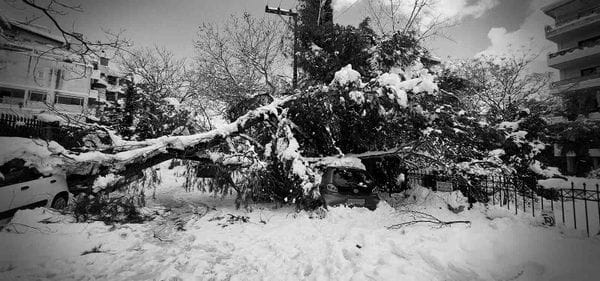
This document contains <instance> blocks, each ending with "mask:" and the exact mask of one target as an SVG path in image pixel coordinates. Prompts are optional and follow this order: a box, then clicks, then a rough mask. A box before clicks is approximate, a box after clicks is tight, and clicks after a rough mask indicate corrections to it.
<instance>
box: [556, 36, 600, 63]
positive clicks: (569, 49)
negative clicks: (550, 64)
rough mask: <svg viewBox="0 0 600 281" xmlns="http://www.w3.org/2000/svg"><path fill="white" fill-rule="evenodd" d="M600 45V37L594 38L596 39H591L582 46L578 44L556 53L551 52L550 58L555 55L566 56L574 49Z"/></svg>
mask: <svg viewBox="0 0 600 281" xmlns="http://www.w3.org/2000/svg"><path fill="white" fill-rule="evenodd" d="M598 45H600V39H597V40H594V41H590V42H586V43H585V44H583V45H581V46H577V47H573V48H568V49H564V50H560V51H558V52H555V53H550V54H548V58H549V59H551V58H555V57H558V56H564V55H566V54H568V53H571V52H573V51H576V50H583V49H585V48H591V47H595V46H598Z"/></svg>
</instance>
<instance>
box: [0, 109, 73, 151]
mask: <svg viewBox="0 0 600 281" xmlns="http://www.w3.org/2000/svg"><path fill="white" fill-rule="evenodd" d="M76 131H77V129H75V128H66V127H61V126H60V125H58V124H56V123H49V122H43V121H40V120H37V119H33V118H27V117H23V116H18V115H13V114H7V113H2V114H0V136H3V137H22V138H39V139H43V140H47V141H56V142H57V143H59V144H60V145H62V146H63V147H65V148H67V149H72V148H77V147H80V146H81V145H82V143H81V140H80V138H78V137H77V136H76Z"/></svg>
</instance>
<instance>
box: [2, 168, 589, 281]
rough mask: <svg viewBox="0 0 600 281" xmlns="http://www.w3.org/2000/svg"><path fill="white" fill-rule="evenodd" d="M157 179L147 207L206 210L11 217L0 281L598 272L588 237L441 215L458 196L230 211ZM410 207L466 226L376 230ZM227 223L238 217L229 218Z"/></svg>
mask: <svg viewBox="0 0 600 281" xmlns="http://www.w3.org/2000/svg"><path fill="white" fill-rule="evenodd" d="M164 178H165V179H167V178H168V179H169V180H170V181H171V182H166V183H164V184H163V186H162V187H159V188H158V190H157V202H160V203H162V202H164V204H166V205H165V206H164V207H165V208H167V209H177V208H179V205H182V206H184V205H187V203H190V204H197V205H199V206H200V205H203V204H205V205H207V206H210V208H206V210H208V213H206V215H204V216H201V215H190V216H189V217H187V220H185V221H184V222H183V229H185V230H182V231H176V230H172V231H167V230H166V229H168V227H169V224H168V221H166V220H165V219H157V220H155V221H152V222H148V223H145V224H126V225H115V226H109V225H104V224H103V223H81V224H78V223H67V222H68V221H69V220H68V219H65V218H64V217H62V216H59V215H51V214H48V213H46V212H45V211H44V210H45V209H43V208H40V209H36V210H32V211H19V212H18V213H17V214H16V216H15V218H14V219H13V221H12V222H13V224H9V225H8V226H6V228H5V229H6V230H5V231H2V232H0V248H1V249H2V251H0V278H2V279H3V280H37V279H50V280H73V279H77V280H79V279H86V280H87V279H104V280H131V279H139V280H584V281H585V280H590V281H591V280H596V279H597V276H599V274H600V268H598V266H597V265H596V263H594V262H589V261H597V260H600V241H599V240H598V239H587V238H584V236H585V234H583V235H582V234H581V233H579V232H569V231H565V230H561V229H560V228H548V227H543V226H541V225H540V224H539V223H537V221H536V220H534V219H532V218H531V217H529V216H527V215H514V212H512V211H508V210H505V209H503V208H500V207H496V206H489V207H487V208H486V207H485V206H483V205H475V208H473V209H471V210H467V209H464V210H463V211H462V212H458V213H455V212H452V211H451V210H449V208H448V205H451V206H452V205H455V206H459V207H460V206H463V205H464V204H465V198H464V197H462V196H460V193H454V192H453V193H439V192H431V191H429V190H426V189H424V188H419V187H417V188H415V189H413V190H411V191H409V192H408V193H407V194H406V196H407V197H406V198H405V199H402V198H400V199H399V201H401V202H400V203H401V204H399V208H398V209H394V208H392V207H391V206H390V205H388V204H386V203H385V202H382V203H381V204H380V205H379V206H378V208H377V209H376V210H375V211H369V210H367V209H364V208H346V207H333V208H329V211H328V212H327V215H326V216H325V218H323V219H316V218H314V216H311V215H310V214H308V213H303V212H302V213H296V212H295V211H294V210H293V209H291V208H278V209H272V208H270V207H269V206H268V205H262V206H257V207H260V208H258V209H256V211H254V212H252V213H247V212H244V211H240V210H235V209H234V207H232V205H233V199H232V198H226V199H225V200H224V201H221V200H219V199H216V198H214V197H212V196H209V195H206V194H202V193H199V192H192V193H189V192H184V191H183V189H182V188H180V186H178V185H177V184H176V182H174V181H177V180H180V179H178V178H177V177H164ZM178 202H180V204H179V203H178ZM184 203H185V204H184ZM213 208H214V209H213ZM415 211H416V212H422V213H427V214H430V215H432V216H435V217H436V218H438V219H440V220H443V221H455V220H467V221H470V222H471V223H470V224H454V225H452V226H447V227H439V226H438V225H431V224H425V223H417V224H414V225H411V226H406V227H403V228H401V229H397V230H390V229H388V228H387V227H389V226H392V225H396V224H399V223H404V222H410V221H413V220H414V218H415V216H417V215H418V213H416V212H415ZM238 216H239V217H245V218H246V220H247V221H248V222H246V223H244V222H242V221H239V220H238V221H236V220H230V218H233V217H238ZM45 222H54V223H49V224H48V223H45ZM24 225H26V226H24ZM162 233H167V235H165V236H164V237H163V236H160V235H161V234H162ZM161 237H162V238H161ZM159 238H160V239H159Z"/></svg>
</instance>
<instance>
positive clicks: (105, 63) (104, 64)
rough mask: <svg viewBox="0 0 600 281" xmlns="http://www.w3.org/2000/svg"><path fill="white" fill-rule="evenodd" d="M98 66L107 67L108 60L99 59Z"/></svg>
mask: <svg viewBox="0 0 600 281" xmlns="http://www.w3.org/2000/svg"><path fill="white" fill-rule="evenodd" d="M100 65H103V66H108V58H102V57H101V58H100Z"/></svg>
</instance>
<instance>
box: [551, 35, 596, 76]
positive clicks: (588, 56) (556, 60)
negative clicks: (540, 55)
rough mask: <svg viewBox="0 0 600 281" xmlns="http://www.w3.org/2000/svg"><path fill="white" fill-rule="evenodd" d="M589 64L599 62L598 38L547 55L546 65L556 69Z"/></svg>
mask: <svg viewBox="0 0 600 281" xmlns="http://www.w3.org/2000/svg"><path fill="white" fill-rule="evenodd" d="M594 62H596V63H594ZM590 64H600V39H597V40H594V41H590V42H586V43H585V44H583V45H581V46H578V47H573V48H569V49H565V50H561V51H558V52H555V53H551V54H549V55H548V66H549V67H552V68H556V69H564V68H582V67H585V66H589V65H590Z"/></svg>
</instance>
